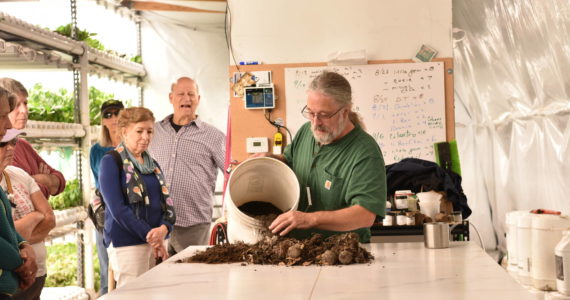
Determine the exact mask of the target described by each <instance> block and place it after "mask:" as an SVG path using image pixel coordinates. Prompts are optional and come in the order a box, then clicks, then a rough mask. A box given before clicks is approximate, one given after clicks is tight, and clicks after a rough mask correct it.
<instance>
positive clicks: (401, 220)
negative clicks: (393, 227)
mask: <svg viewBox="0 0 570 300" xmlns="http://www.w3.org/2000/svg"><path fill="white" fill-rule="evenodd" d="M407 223H408V217H407V216H406V215H397V216H396V224H397V225H399V226H404V225H406V224H407Z"/></svg>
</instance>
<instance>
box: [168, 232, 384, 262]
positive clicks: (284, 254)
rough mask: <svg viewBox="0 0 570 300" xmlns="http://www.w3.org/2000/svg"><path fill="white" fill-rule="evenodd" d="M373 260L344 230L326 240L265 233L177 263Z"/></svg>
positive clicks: (320, 237) (355, 237) (317, 235)
mask: <svg viewBox="0 0 570 300" xmlns="http://www.w3.org/2000/svg"><path fill="white" fill-rule="evenodd" d="M373 259H374V257H373V256H372V254H371V253H370V252H368V251H367V250H366V249H364V248H362V247H360V244H359V243H358V234H356V233H345V234H339V235H333V236H330V237H328V238H327V239H323V237H322V235H320V234H314V235H313V236H311V238H308V239H304V240H297V239H294V238H285V237H280V236H277V235H271V236H269V235H268V236H265V237H264V239H263V240H261V241H260V242H257V243H256V244H254V245H249V244H245V243H235V244H223V245H215V246H213V247H210V248H208V249H206V250H205V251H200V252H197V253H196V254H195V255H194V256H192V257H189V258H186V259H183V260H180V261H177V262H184V263H208V264H221V263H235V262H243V263H248V264H261V265H286V266H293V265H303V266H308V265H312V264H316V265H339V264H344V265H348V264H354V263H368V262H370V261H371V260H373Z"/></svg>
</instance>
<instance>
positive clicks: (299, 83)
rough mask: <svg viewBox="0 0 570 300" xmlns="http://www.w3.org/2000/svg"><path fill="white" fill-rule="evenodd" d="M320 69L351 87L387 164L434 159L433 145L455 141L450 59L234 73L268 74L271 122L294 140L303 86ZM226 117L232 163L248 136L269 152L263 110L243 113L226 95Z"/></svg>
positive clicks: (299, 121)
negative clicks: (277, 121)
mask: <svg viewBox="0 0 570 300" xmlns="http://www.w3.org/2000/svg"><path fill="white" fill-rule="evenodd" d="M325 68H326V69H329V70H334V71H336V72H339V73H341V74H343V75H344V76H345V77H346V78H347V79H348V80H349V81H350V82H351V86H352V88H353V101H354V109H355V110H357V111H358V112H359V113H360V114H361V116H362V117H363V119H364V124H365V126H366V129H367V131H368V132H369V133H370V134H371V135H372V136H373V137H374V138H375V139H376V141H377V142H378V143H379V144H380V146H381V148H382V151H383V153H384V159H385V160H386V164H390V163H393V162H395V161H399V160H400V159H401V158H404V157H419V158H422V159H428V160H434V159H435V158H434V157H433V152H430V150H431V149H433V148H432V145H433V143H434V142H440V141H443V140H446V141H450V140H453V139H454V138H455V127H454V124H455V116H454V106H453V59H451V58H439V59H434V60H433V61H432V62H429V63H414V62H412V61H411V60H390V61H370V62H369V64H368V65H363V66H331V67H327V66H326V64H325V63H303V64H274V65H246V66H239V71H240V72H255V71H271V76H272V82H273V84H274V87H275V97H276V100H275V108H274V109H272V111H271V119H272V120H275V119H276V118H281V119H283V120H285V126H287V127H288V128H289V129H290V130H291V132H292V133H293V135H294V132H296V131H297V129H298V128H299V127H300V125H302V124H303V123H304V122H306V121H307V120H305V119H303V118H302V116H301V114H300V111H301V108H302V107H303V106H304V105H305V103H304V102H305V95H304V93H305V90H306V85H307V84H308V82H310V80H312V78H314V76H316V74H318V73H319V72H320V71H321V70H322V69H325ZM237 71H238V69H237V68H236V66H230V68H229V73H230V77H232V76H233V74H234V72H237ZM230 90H231V89H230ZM230 114H231V125H232V126H231V135H232V159H234V160H237V161H238V162H241V161H243V160H244V159H246V158H247V157H248V153H247V152H246V143H245V140H246V138H248V137H268V138H269V144H270V146H269V151H271V150H272V149H271V145H272V142H273V135H274V133H275V132H276V129H275V127H273V126H272V125H271V124H269V122H268V121H267V120H266V115H265V114H264V111H263V110H249V109H245V105H244V102H243V99H242V98H238V97H234V94H233V92H231V95H230ZM412 123H413V124H412ZM282 133H283V134H284V137H285V139H284V142H285V144H287V143H288V142H289V139H290V138H289V136H287V133H286V132H285V131H284V130H283V131H282ZM431 151H432V150H431Z"/></svg>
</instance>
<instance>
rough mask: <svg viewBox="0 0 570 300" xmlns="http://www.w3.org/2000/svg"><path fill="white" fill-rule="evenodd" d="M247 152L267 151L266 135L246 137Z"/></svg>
mask: <svg viewBox="0 0 570 300" xmlns="http://www.w3.org/2000/svg"><path fill="white" fill-rule="evenodd" d="M246 148H247V153H265V152H268V151H269V146H268V145H267V138H266V137H250V138H247V139H246Z"/></svg>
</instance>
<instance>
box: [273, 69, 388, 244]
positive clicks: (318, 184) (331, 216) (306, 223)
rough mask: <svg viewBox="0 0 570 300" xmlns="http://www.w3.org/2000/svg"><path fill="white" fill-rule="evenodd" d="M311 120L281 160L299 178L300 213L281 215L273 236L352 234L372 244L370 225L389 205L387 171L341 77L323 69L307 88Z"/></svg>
mask: <svg viewBox="0 0 570 300" xmlns="http://www.w3.org/2000/svg"><path fill="white" fill-rule="evenodd" d="M301 113H302V115H303V116H304V117H305V118H307V119H308V121H309V122H307V123H305V124H304V125H303V126H302V127H301V128H300V129H299V131H298V132H297V134H296V135H295V138H294V139H293V141H292V143H291V144H290V145H289V146H288V147H287V148H286V149H285V152H284V155H281V156H279V157H276V158H279V159H281V160H283V161H284V162H286V163H287V164H288V165H289V166H291V168H292V169H293V171H294V172H295V174H296V175H297V178H298V179H299V184H300V185H301V197H300V201H299V207H298V211H289V212H286V213H283V214H281V215H279V216H278V217H277V218H276V219H275V221H273V223H271V225H270V226H269V229H270V230H272V232H273V233H275V234H280V235H285V234H288V233H289V232H291V231H292V230H293V229H295V230H294V231H293V232H292V234H293V236H294V237H297V238H306V237H308V236H309V235H310V234H312V233H321V234H323V236H325V237H326V236H329V235H332V234H338V233H341V232H347V231H352V232H355V233H357V234H358V235H359V237H360V242H369V241H370V235H371V234H370V227H371V226H372V224H373V223H374V220H375V218H376V215H380V216H383V215H384V210H385V205H386V171H385V167H384V158H383V157H382V152H381V151H380V147H379V146H378V144H377V143H376V141H375V140H374V138H373V137H372V136H370V135H369V134H368V133H366V132H365V131H364V130H363V128H362V124H361V121H360V118H359V117H358V115H357V114H356V113H355V112H353V111H352V89H351V86H350V83H349V82H348V80H346V78H344V77H343V76H342V75H340V74H338V73H334V72H329V71H323V72H322V73H321V74H320V75H318V76H317V77H315V79H314V80H313V81H312V82H311V84H310V85H309V89H308V91H307V105H306V106H305V107H304V108H303V110H302V111H301Z"/></svg>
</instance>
